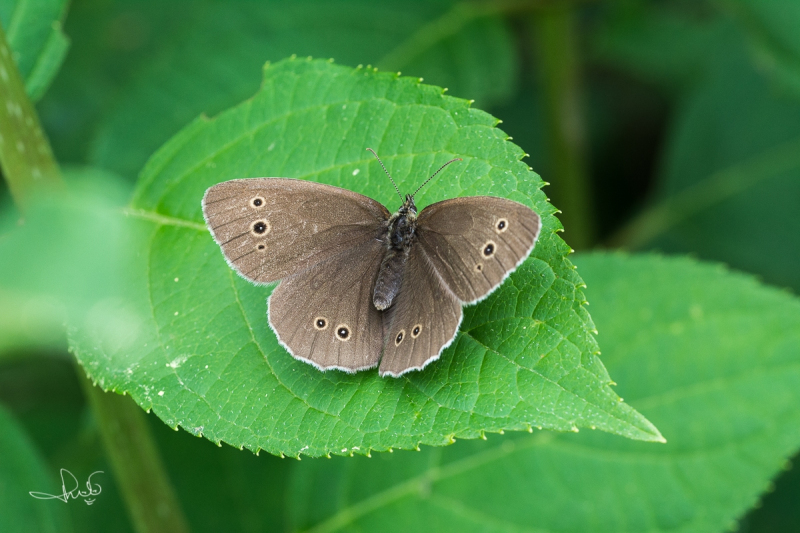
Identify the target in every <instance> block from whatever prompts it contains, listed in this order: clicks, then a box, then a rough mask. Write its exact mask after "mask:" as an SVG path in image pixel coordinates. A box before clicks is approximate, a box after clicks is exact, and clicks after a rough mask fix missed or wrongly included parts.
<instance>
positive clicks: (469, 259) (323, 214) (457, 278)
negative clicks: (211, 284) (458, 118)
mask: <svg viewBox="0 0 800 533" xmlns="http://www.w3.org/2000/svg"><path fill="white" fill-rule="evenodd" d="M367 150H370V151H371V152H372V153H373V154H374V155H375V157H376V158H378V155H377V154H376V153H375V152H374V151H373V150H372V149H370V148H368V149H367ZM378 161H379V162H380V164H381V167H383V170H384V171H385V172H386V174H387V175H388V176H389V179H391V180H392V183H393V184H394V186H395V190H397V194H398V195H399V196H400V198H401V200H402V205H401V206H400V208H399V209H398V210H397V211H396V212H395V213H391V212H390V211H389V210H388V209H387V208H386V207H384V206H383V205H382V204H380V203H379V202H377V201H375V200H373V199H371V198H368V197H366V196H363V195H361V194H358V193H355V192H352V191H349V190H346V189H341V188H338V187H334V186H331V185H324V184H320V183H314V182H311V181H304V180H296V179H289V178H249V179H235V180H231V181H226V182H223V183H219V184H217V185H214V186H213V187H211V188H209V189H208V190H207V191H206V193H205V195H204V197H203V202H202V207H203V216H204V217H205V221H206V224H207V225H208V227H209V229H210V231H211V234H212V235H213V237H214V240H215V241H216V243H217V244H218V245H219V246H220V248H221V249H222V253H223V255H224V257H225V260H226V261H227V262H228V264H229V265H230V266H231V268H233V269H234V270H235V271H236V272H238V273H239V274H240V275H241V276H242V277H244V278H245V279H247V280H250V281H252V282H254V283H257V284H268V283H273V282H276V281H279V283H278V285H277V287H276V288H275V289H274V290H273V292H272V294H271V295H270V297H269V299H268V301H267V306H268V312H267V314H268V319H269V325H270V327H271V328H272V330H273V331H274V332H275V335H276V336H277V338H278V341H279V342H280V344H281V345H282V346H283V347H284V348H286V350H287V351H288V352H289V353H290V354H291V355H292V356H293V357H295V358H296V359H299V360H300V361H304V362H306V363H310V364H312V365H314V366H315V367H316V368H318V369H320V370H329V369H338V370H343V371H345V372H356V371H359V370H365V369H369V368H374V367H375V366H378V365H380V368H379V373H380V375H381V376H394V377H398V376H401V375H403V374H405V373H406V372H409V371H412V370H420V369H422V368H423V367H425V366H426V365H427V364H428V363H430V362H432V361H435V360H436V359H438V358H439V356H440V355H441V353H442V351H443V350H444V349H445V348H446V347H447V346H449V345H450V343H452V342H453V339H454V338H455V336H456V334H457V332H458V328H459V325H460V323H461V319H462V306H463V305H467V304H472V303H475V302H477V301H479V300H481V299H483V298H485V297H486V296H487V295H488V294H489V293H491V292H492V291H493V290H494V289H496V288H497V287H498V286H499V285H500V284H501V283H502V282H503V280H505V278H506V277H507V276H508V275H509V274H510V273H511V272H513V271H514V270H515V269H516V267H517V266H519V264H520V263H522V261H524V260H525V258H527V257H528V255H529V254H530V253H531V251H532V250H533V247H534V246H535V244H536V240H537V238H538V236H539V230H540V228H541V221H540V218H539V216H538V215H537V214H536V213H535V212H534V211H533V210H531V209H530V208H529V207H527V206H525V205H523V204H520V203H518V202H514V201H512V200H507V199H504V198H496V197H492V196H472V197H464V198H453V199H451V200H444V201H441V202H437V203H435V204H432V205H429V206H427V207H426V208H424V209H423V210H422V211H419V212H417V207H416V205H415V203H414V195H415V194H416V193H417V192H419V189H421V188H422V186H424V185H425V184H426V183H427V182H428V181H430V180H431V179H432V178H433V177H434V176H436V175H437V174H438V173H439V172H441V171H442V170H443V169H444V168H445V167H446V166H447V165H449V164H450V163H453V162H454V161H460V159H453V160H451V161H448V162H447V163H445V164H444V165H442V167H441V168H439V170H437V171H436V172H435V173H434V174H433V175H432V176H431V177H430V178H428V180H426V181H425V182H424V183H423V184H422V185H421V186H420V187H419V188H418V189H417V190H416V191H415V192H414V193H413V194H407V195H405V197H403V196H402V195H400V191H399V189H398V188H397V184H395V183H394V180H393V179H392V177H391V175H390V174H389V172H388V171H387V170H386V167H385V166H384V165H383V162H382V161H381V160H380V158H378Z"/></svg>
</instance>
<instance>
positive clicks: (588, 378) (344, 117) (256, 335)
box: [73, 59, 661, 456]
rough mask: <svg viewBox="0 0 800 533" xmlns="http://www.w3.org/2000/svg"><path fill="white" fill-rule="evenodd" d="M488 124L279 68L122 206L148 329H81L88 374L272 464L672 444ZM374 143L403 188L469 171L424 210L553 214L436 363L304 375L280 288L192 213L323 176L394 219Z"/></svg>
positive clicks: (150, 171) (457, 108)
mask: <svg viewBox="0 0 800 533" xmlns="http://www.w3.org/2000/svg"><path fill="white" fill-rule="evenodd" d="M496 123H497V121H496V120H495V119H494V118H492V117H491V116H489V115H488V114H486V113H484V112H482V111H479V110H476V109H472V108H470V107H469V102H467V101H465V100H459V99H456V98H451V97H448V96H444V95H442V90H441V89H440V88H438V87H432V86H427V85H422V84H420V83H419V82H418V80H417V79H413V78H401V77H398V76H397V75H396V74H389V73H379V72H376V71H373V70H372V69H350V68H346V67H341V66H337V65H333V64H332V63H330V62H328V61H311V60H305V59H303V60H287V61H282V62H280V63H278V64H276V65H274V66H271V67H268V68H267V69H266V70H265V79H264V83H263V86H262V89H261V90H260V91H259V92H258V93H257V94H256V95H255V96H254V97H252V98H251V99H250V100H247V101H245V102H244V103H242V104H241V105H239V106H237V107H235V108H233V109H231V110H229V111H226V112H224V113H222V114H221V115H220V116H219V117H217V118H215V119H213V120H208V119H204V118H201V119H198V120H196V121H195V122H194V123H192V124H190V125H189V126H188V127H187V128H186V129H184V130H183V131H182V132H180V133H179V134H178V135H177V136H175V137H174V138H173V139H172V140H170V141H169V142H168V143H167V144H166V145H165V146H164V147H163V148H162V149H161V150H160V151H159V152H158V153H157V154H155V155H154V156H153V158H152V159H151V160H150V162H149V163H148V165H147V167H146V168H145V170H144V172H143V174H142V178H141V180H140V183H139V186H138V187H137V190H136V193H135V196H134V200H133V205H132V208H131V214H132V215H135V217H136V218H138V220H139V224H140V226H141V228H142V230H143V231H144V232H146V236H145V237H144V239H143V241H142V248H141V249H140V255H139V256H138V257H137V258H136V259H135V261H133V262H132V263H131V264H130V271H129V273H128V276H129V278H126V279H128V281H127V283H126V285H127V287H128V289H129V292H130V295H129V298H130V302H131V305H133V306H134V309H135V313H134V314H136V315H137V316H140V317H147V318H146V319H145V321H144V322H143V323H142V324H140V325H139V328H140V335H139V337H138V338H137V340H136V342H135V343H134V345H132V346H129V347H126V348H125V350H115V349H103V348H101V347H98V345H97V344H96V343H94V342H93V341H92V340H91V337H90V336H87V335H86V333H85V332H77V334H76V336H75V338H74V345H73V346H74V349H75V352H76V354H77V355H78V358H79V360H80V361H81V363H82V364H83V365H84V367H85V368H86V369H87V371H88V372H89V374H90V375H91V377H92V378H93V379H95V380H97V381H99V383H100V384H101V385H102V386H103V387H105V388H112V389H115V390H118V391H126V392H128V393H130V394H131V396H133V397H134V398H135V399H136V401H137V402H138V403H139V404H140V405H142V406H143V407H144V408H145V409H151V408H152V409H153V410H154V411H155V412H156V414H158V416H159V417H161V418H162V419H163V420H164V421H165V422H166V423H167V424H168V425H170V426H172V427H177V426H182V427H183V428H185V429H187V430H188V431H190V432H192V433H194V434H197V435H204V436H206V437H207V438H209V439H211V440H212V441H214V442H220V441H224V442H227V443H229V444H231V445H233V446H237V447H247V448H249V449H252V450H259V449H264V450H267V451H269V452H271V453H274V454H286V455H298V454H300V453H303V454H307V455H313V456H319V455H325V454H329V453H335V454H351V453H369V451H370V450H387V449H392V448H416V447H417V446H419V445H420V444H429V445H442V444H447V443H448V442H451V441H452V439H453V438H454V437H465V438H475V437H478V436H480V435H482V434H483V433H484V432H487V431H488V432H497V431H501V430H504V429H517V430H526V429H530V428H531V427H532V426H541V427H547V428H551V429H557V430H562V431H564V430H567V431H568V430H574V429H576V428H577V427H596V428H598V429H602V430H604V431H610V432H614V433H618V434H620V435H624V436H627V437H631V438H636V439H643V440H656V441H657V440H661V435H660V434H659V433H658V430H656V429H655V428H654V427H653V426H652V424H650V423H649V422H648V421H647V420H645V419H644V418H643V417H641V415H639V414H638V413H637V412H636V411H634V410H633V409H632V408H630V407H629V406H628V405H626V404H624V403H622V402H621V401H620V400H619V398H618V397H617V396H616V394H614V392H613V391H612V390H611V389H610V387H609V383H610V379H609V377H608V374H607V373H606V371H605V368H604V367H603V365H602V363H601V362H600V360H599V359H598V358H597V356H596V353H597V345H596V343H595V340H594V338H593V336H592V333H591V332H592V331H593V329H594V327H593V325H592V322H591V319H590V318H589V315H588V314H587V313H586V311H585V308H584V306H583V304H584V303H585V300H584V297H583V293H582V291H581V286H582V282H581V279H580V277H578V275H577V274H576V273H575V271H574V269H573V267H572V266H571V265H570V263H569V262H568V261H567V260H566V255H567V253H568V252H569V248H568V247H567V246H566V245H565V244H564V242H563V241H562V240H561V239H559V238H558V237H556V235H555V232H556V231H557V230H558V229H559V224H558V221H557V220H556V219H555V218H554V217H553V216H552V215H553V212H554V211H555V209H554V208H553V207H552V206H551V205H549V204H548V203H547V201H546V198H545V196H544V194H543V193H542V192H541V191H540V190H539V187H540V186H541V185H542V181H541V179H540V178H539V177H538V176H537V175H536V174H534V173H533V172H531V171H530V170H529V169H528V167H527V166H526V165H525V164H524V163H521V162H520V161H519V159H520V158H521V157H522V156H523V153H522V150H521V149H520V148H518V147H517V146H515V145H513V144H511V143H510V142H508V140H507V139H506V135H505V134H504V133H503V132H502V131H500V130H498V129H496V128H495V125H496ZM366 147H372V148H375V149H376V150H377V151H378V153H380V154H381V156H382V157H383V160H384V162H386V164H387V166H388V168H389V170H390V171H391V172H392V173H393V175H394V176H395V179H396V181H397V182H398V185H399V187H400V188H401V190H411V189H412V187H415V186H416V185H418V184H420V183H421V181H422V180H423V179H424V178H425V177H427V176H429V175H430V174H431V173H432V172H433V170H435V169H436V168H438V166H439V165H441V164H442V163H443V162H444V161H447V160H448V159H451V158H453V157H455V156H456V155H458V156H459V157H462V158H463V159H464V161H463V162H462V163H459V166H458V167H451V169H448V172H449V173H448V174H443V175H442V177H441V178H437V180H435V181H434V182H432V183H431V184H430V185H429V186H427V187H426V188H425V189H423V190H422V191H421V192H420V193H419V194H418V195H417V198H418V205H419V206H420V207H422V206H424V205H427V204H429V203H432V202H435V201H437V200H442V199H444V198H449V197H455V196H459V195H475V194H492V195H498V196H503V197H508V198H511V199H516V200H518V201H520V202H523V203H526V204H528V205H530V206H532V207H533V208H534V209H535V210H536V211H537V212H538V213H539V214H540V215H541V216H542V217H543V231H542V236H541V237H540V240H539V243H538V245H537V247H536V249H535V250H534V252H533V255H532V257H531V258H530V259H529V260H528V261H526V262H525V263H524V264H523V265H522V266H521V268H520V269H519V270H518V271H517V272H516V273H515V274H514V275H513V276H511V277H510V278H509V279H508V280H507V281H506V282H505V283H504V285H503V286H502V288H501V289H500V290H498V291H497V292H495V293H494V294H493V295H492V296H491V297H490V298H489V299H487V300H486V301H485V302H483V303H481V304H480V305H478V306H474V307H470V308H468V309H467V310H466V314H465V319H464V322H463V323H462V329H461V334H460V335H459V337H458V338H457V339H456V342H454V344H453V345H451V347H450V348H448V349H447V350H446V351H445V352H444V353H443V355H442V358H441V360H440V361H438V362H437V363H435V364H433V365H431V366H429V367H428V368H427V369H426V370H425V371H424V372H415V373H411V374H408V375H407V376H404V377H403V378H400V379H382V378H380V377H378V375H377V373H376V372H374V371H373V372H360V373H358V374H355V375H348V374H345V373H342V372H338V371H331V372H328V373H323V372H320V371H318V370H316V369H314V368H313V367H311V366H310V365H307V364H304V363H301V362H299V361H296V360H294V359H293V358H292V357H291V356H290V355H289V354H288V353H287V352H286V351H285V350H284V349H283V348H282V347H280V346H279V345H278V343H277V340H276V338H275V335H274V334H273V333H272V331H271V330H270V328H269V326H268V324H267V318H266V305H265V301H266V298H267V296H268V295H269V293H270V289H269V288H265V287H256V286H253V285H251V284H250V283H248V282H246V281H244V280H243V279H241V278H240V277H238V276H237V275H236V274H235V273H234V272H233V271H232V270H231V269H230V268H229V267H228V266H227V265H226V263H225V261H224V259H223V257H222V255H221V253H220V250H219V248H218V247H217V246H216V244H214V242H213V240H212V239H211V237H210V235H209V233H208V231H207V229H206V227H205V225H204V224H203V221H202V220H203V219H202V214H201V210H200V199H201V198H202V195H203V192H204V191H205V190H206V188H208V187H209V186H211V185H213V184H215V183H218V182H220V181H225V180H228V179H233V178H243V177H256V176H287V177H293V178H302V179H313V180H315V181H319V182H322V183H329V184H334V185H338V186H342V187H346V188H349V189H352V190H356V191H358V192H361V193H364V194H367V195H369V196H371V197H373V198H375V199H377V200H378V201H380V202H382V203H384V204H386V205H390V206H394V205H395V204H397V199H396V197H395V196H394V194H395V191H394V190H393V188H392V187H391V185H390V183H389V182H388V180H387V179H386V176H385V175H384V174H383V171H382V170H381V168H380V166H379V165H378V163H377V161H375V159H374V158H373V157H372V156H371V154H369V152H367V151H366V150H365V148H366ZM136 246H138V244H137V245H136Z"/></svg>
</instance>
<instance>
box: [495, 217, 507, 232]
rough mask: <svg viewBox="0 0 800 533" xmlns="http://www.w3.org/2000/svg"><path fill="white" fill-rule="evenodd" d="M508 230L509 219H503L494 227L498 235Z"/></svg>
mask: <svg viewBox="0 0 800 533" xmlns="http://www.w3.org/2000/svg"><path fill="white" fill-rule="evenodd" d="M507 229H508V219H505V218H501V219H500V220H498V221H497V224H495V226H494V230H495V231H496V232H497V233H503V232H504V231H505V230H507Z"/></svg>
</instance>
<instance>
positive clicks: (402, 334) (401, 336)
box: [394, 329, 406, 346]
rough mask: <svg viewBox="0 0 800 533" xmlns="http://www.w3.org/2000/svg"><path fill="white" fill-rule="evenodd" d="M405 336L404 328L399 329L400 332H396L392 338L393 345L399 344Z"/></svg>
mask: <svg viewBox="0 0 800 533" xmlns="http://www.w3.org/2000/svg"><path fill="white" fill-rule="evenodd" d="M405 336H406V330H404V329H401V330H400V333H398V334H397V337H395V338H394V345H395V346H400V343H401V342H403V338H404V337H405Z"/></svg>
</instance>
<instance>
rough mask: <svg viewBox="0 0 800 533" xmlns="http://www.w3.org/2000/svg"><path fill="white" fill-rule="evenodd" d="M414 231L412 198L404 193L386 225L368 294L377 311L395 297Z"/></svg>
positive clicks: (415, 218) (415, 208)
mask: <svg viewBox="0 0 800 533" xmlns="http://www.w3.org/2000/svg"><path fill="white" fill-rule="evenodd" d="M416 230H417V206H415V205H414V198H413V197H412V196H411V195H409V194H407V195H406V199H405V201H404V202H403V205H402V206H401V207H400V209H398V210H397V212H396V213H395V214H394V215H392V216H391V218H389V220H388V222H387V224H386V233H385V234H384V239H383V242H384V246H385V249H386V252H385V254H384V256H383V260H382V261H381V268H380V271H379V272H378V277H377V279H376V280H375V290H374V291H373V294H372V303H373V304H374V305H375V308H376V309H378V310H379V311H383V310H384V309H387V308H388V307H389V306H391V305H392V302H393V301H394V298H395V296H397V293H398V292H400V285H401V283H402V281H403V271H404V270H405V265H406V260H407V259H408V254H409V252H410V251H411V245H412V244H413V242H414V237H415V236H416Z"/></svg>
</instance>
